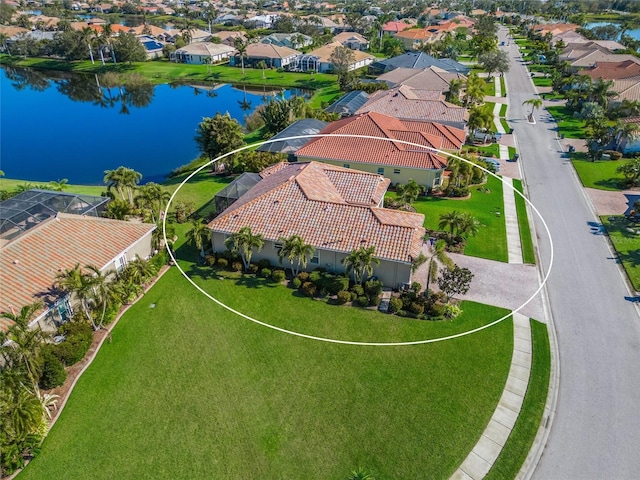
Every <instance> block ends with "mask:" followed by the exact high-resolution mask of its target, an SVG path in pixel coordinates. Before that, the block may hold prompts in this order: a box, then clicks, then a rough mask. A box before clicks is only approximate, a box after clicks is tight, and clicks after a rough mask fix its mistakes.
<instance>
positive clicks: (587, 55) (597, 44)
mask: <svg viewBox="0 0 640 480" xmlns="http://www.w3.org/2000/svg"><path fill="white" fill-rule="evenodd" d="M613 44H614V45H611V44H610V43H609V42H603V41H589V42H587V43H570V44H568V45H567V46H566V47H565V48H564V50H563V51H562V53H561V54H560V55H559V56H558V59H559V60H560V61H561V62H565V61H566V62H569V64H570V65H571V66H572V67H574V68H575V69H578V68H586V67H593V66H595V65H596V63H600V62H623V61H626V60H632V61H636V62H638V63H640V59H638V58H637V57H635V56H633V55H628V54H617V53H616V52H617V51H618V50H617V49H615V44H617V42H613ZM610 47H611V48H610ZM612 48H614V49H612Z"/></svg>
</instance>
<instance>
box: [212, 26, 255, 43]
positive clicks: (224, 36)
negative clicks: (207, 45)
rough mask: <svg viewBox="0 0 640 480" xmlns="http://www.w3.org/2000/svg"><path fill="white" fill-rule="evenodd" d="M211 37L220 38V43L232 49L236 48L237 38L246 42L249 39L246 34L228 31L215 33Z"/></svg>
mask: <svg viewBox="0 0 640 480" xmlns="http://www.w3.org/2000/svg"><path fill="white" fill-rule="evenodd" d="M211 37H216V38H219V39H220V43H223V44H224V45H228V46H230V47H235V44H236V38H239V39H240V40H242V41H245V40H246V39H247V37H246V35H245V32H230V31H228V30H223V31H221V32H215V33H213V34H211Z"/></svg>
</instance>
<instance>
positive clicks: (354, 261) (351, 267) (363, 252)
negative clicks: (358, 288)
mask: <svg viewBox="0 0 640 480" xmlns="http://www.w3.org/2000/svg"><path fill="white" fill-rule="evenodd" d="M375 251H376V248H375V247H374V246H373V245H372V246H370V247H360V248H357V249H355V250H352V251H351V252H350V253H349V255H347V256H346V257H345V258H343V259H342V263H343V264H344V266H345V268H346V270H347V273H350V272H353V281H354V282H355V283H359V284H363V283H364V282H365V280H366V279H367V278H368V277H370V276H371V275H373V266H374V265H379V264H380V259H379V258H377V257H376V256H375Z"/></svg>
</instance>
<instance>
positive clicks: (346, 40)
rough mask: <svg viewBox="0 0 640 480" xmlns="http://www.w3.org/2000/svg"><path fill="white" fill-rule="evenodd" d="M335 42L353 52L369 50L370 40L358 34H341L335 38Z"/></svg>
mask: <svg viewBox="0 0 640 480" xmlns="http://www.w3.org/2000/svg"><path fill="white" fill-rule="evenodd" d="M333 41H334V42H338V43H340V44H341V45H342V46H343V47H347V48H350V49H351V50H367V49H368V48H369V40H367V39H366V38H365V37H363V36H362V35H360V34H359V33H356V32H341V33H339V34H337V35H335V36H334V37H333Z"/></svg>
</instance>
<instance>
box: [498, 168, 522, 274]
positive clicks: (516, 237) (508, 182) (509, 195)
mask: <svg viewBox="0 0 640 480" xmlns="http://www.w3.org/2000/svg"><path fill="white" fill-rule="evenodd" d="M502 183H503V184H504V185H503V188H502V192H503V198H504V221H505V223H506V225H507V250H508V252H509V257H508V258H509V263H523V260H522V243H521V242H520V228H519V226H518V212H517V211H516V193H515V192H514V190H513V180H512V179H511V178H508V177H502Z"/></svg>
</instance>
